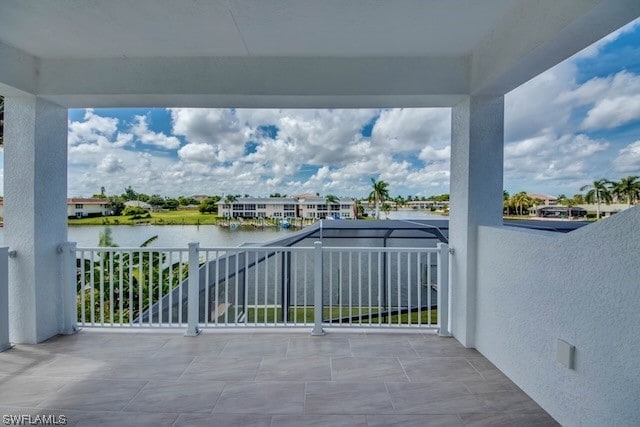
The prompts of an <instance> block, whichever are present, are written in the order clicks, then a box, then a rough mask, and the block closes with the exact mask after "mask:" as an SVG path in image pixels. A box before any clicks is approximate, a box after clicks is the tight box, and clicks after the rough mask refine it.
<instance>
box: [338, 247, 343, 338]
mask: <svg viewBox="0 0 640 427" xmlns="http://www.w3.org/2000/svg"><path fill="white" fill-rule="evenodd" d="M338 264H339V265H340V267H338V287H339V289H338V325H340V326H342V318H343V317H344V313H343V310H342V306H343V304H344V303H343V301H344V299H343V294H342V251H340V252H338Z"/></svg>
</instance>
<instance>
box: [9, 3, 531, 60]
mask: <svg viewBox="0 0 640 427" xmlns="http://www.w3.org/2000/svg"><path fill="white" fill-rule="evenodd" d="M522 1H524V0H482V1H479V0H394V1H387V0H377V1H371V0H350V1H345V0H213V1H194V0H105V1H68V0H67V1H61V0H56V1H47V0H3V1H2V3H0V40H2V41H3V42H4V43H6V44H8V45H10V46H13V47H16V48H18V49H20V50H22V51H25V52H27V53H29V54H31V55H34V56H37V57H41V58H96V57H191V56H331V57H336V56H337V57H345V56H349V57H354V56H355V57H358V56H373V57H380V56H461V55H466V54H468V53H469V52H470V51H471V49H472V48H473V47H474V45H475V44H476V43H477V42H478V41H479V40H481V39H482V38H484V37H485V36H486V34H487V32H488V31H489V29H490V28H492V27H493V26H494V25H495V24H496V22H498V21H499V20H500V19H501V18H502V17H503V16H504V15H505V13H506V12H507V11H508V10H510V9H511V8H512V7H513V6H514V4H517V3H521V2H522ZM461 18H462V19H461Z"/></svg>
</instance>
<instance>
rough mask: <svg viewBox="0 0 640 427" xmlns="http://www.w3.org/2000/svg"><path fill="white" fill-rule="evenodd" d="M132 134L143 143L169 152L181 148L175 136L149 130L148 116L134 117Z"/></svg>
mask: <svg viewBox="0 0 640 427" xmlns="http://www.w3.org/2000/svg"><path fill="white" fill-rule="evenodd" d="M131 132H133V134H134V135H135V136H136V138H137V139H138V140H139V141H140V142H141V143H143V144H146V145H153V146H156V147H160V148H165V149H167V150H175V149H177V148H179V147H180V140H179V139H178V138H176V137H175V136H168V135H165V134H164V133H162V132H154V131H152V130H151V129H149V124H148V123H147V117H146V116H135V117H134V119H133V124H132V125H131Z"/></svg>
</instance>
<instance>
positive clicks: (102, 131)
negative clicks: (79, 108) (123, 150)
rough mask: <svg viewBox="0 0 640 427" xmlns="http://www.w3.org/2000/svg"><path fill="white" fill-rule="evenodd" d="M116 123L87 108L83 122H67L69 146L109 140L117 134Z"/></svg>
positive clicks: (112, 119) (114, 120)
mask: <svg viewBox="0 0 640 427" xmlns="http://www.w3.org/2000/svg"><path fill="white" fill-rule="evenodd" d="M118 123H119V120H118V119H116V118H112V117H102V116H99V115H96V114H94V110H93V109H92V108H88V109H87V110H86V111H85V113H84V121H77V122H69V135H68V142H69V145H70V146H74V145H78V144H81V143H87V142H97V141H98V139H100V138H106V139H109V138H111V137H113V135H114V134H115V133H116V132H117V130H118Z"/></svg>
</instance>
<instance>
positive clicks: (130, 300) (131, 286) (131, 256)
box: [127, 252, 134, 326]
mask: <svg viewBox="0 0 640 427" xmlns="http://www.w3.org/2000/svg"><path fill="white" fill-rule="evenodd" d="M127 255H128V256H129V304H128V305H129V326H132V325H133V312H134V309H133V252H128V253H127Z"/></svg>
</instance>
